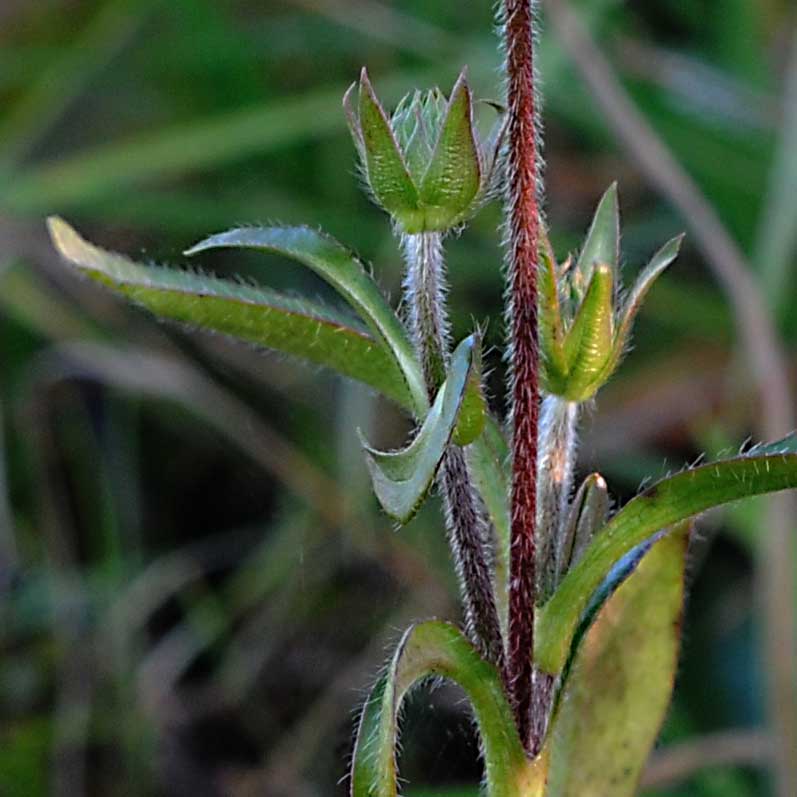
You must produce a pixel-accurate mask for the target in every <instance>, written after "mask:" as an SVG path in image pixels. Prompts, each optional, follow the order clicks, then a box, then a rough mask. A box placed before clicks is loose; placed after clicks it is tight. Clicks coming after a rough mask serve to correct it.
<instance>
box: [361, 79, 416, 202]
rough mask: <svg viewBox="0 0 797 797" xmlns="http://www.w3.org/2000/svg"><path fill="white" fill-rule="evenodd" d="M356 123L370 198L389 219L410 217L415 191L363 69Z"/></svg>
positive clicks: (387, 122) (414, 200)
mask: <svg viewBox="0 0 797 797" xmlns="http://www.w3.org/2000/svg"><path fill="white" fill-rule="evenodd" d="M358 121H359V125H360V140H361V141H362V146H363V151H364V152H365V169H366V172H367V177H368V185H369V186H370V188H371V190H372V191H373V193H374V198H375V199H376V201H377V202H378V203H379V204H380V205H381V206H382V207H383V208H384V209H385V210H386V211H387V212H388V213H390V214H391V215H396V216H399V217H403V216H405V215H406V214H409V215H410V216H412V215H414V214H415V213H416V212H417V210H418V191H417V189H416V187H415V184H414V183H413V182H412V178H411V177H410V173H409V170H408V169H407V164H406V163H405V162H404V158H403V156H402V154H401V151H400V150H399V146H398V143H397V142H396V138H395V136H394V135H393V131H392V129H391V127H390V122H389V121H388V119H387V116H386V115H385V112H384V110H383V109H382V106H381V104H380V103H379V100H378V99H377V96H376V94H375V93H374V89H373V86H372V85H371V81H370V80H369V79H368V73H367V72H366V71H365V69H363V71H362V74H361V76H360V102H359V120H358Z"/></svg>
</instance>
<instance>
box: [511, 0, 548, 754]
mask: <svg viewBox="0 0 797 797" xmlns="http://www.w3.org/2000/svg"><path fill="white" fill-rule="evenodd" d="M502 10H503V19H502V22H503V31H504V47H505V50H506V80H507V105H508V108H509V118H508V127H507V138H508V153H507V157H508V160H507V167H508V171H507V177H508V179H507V183H508V185H507V198H506V212H507V228H508V247H509V251H508V256H507V259H508V281H509V285H508V314H509V318H508V320H509V335H510V339H509V343H510V352H511V360H510V378H511V384H510V388H511V422H512V496H511V507H512V509H511V516H512V517H511V520H512V525H511V550H510V566H509V567H510V572H509V631H508V636H509V640H508V650H507V673H508V679H509V683H508V686H509V692H510V696H511V698H512V702H513V705H514V709H515V716H516V719H517V724H518V731H519V733H520V738H521V739H522V741H523V743H524V745H525V746H526V748H527V750H528V751H529V752H534V751H536V750H537V749H538V748H539V743H540V740H539V739H537V738H534V737H536V736H537V735H538V734H537V733H536V732H535V726H536V727H539V724H538V723H532V718H531V714H532V683H533V662H532V651H533V649H534V604H535V598H536V594H535V590H536V585H535V540H534V531H535V520H536V512H537V508H536V503H537V500H536V499H537V486H536V481H537V479H536V475H537V474H536V469H537V426H538V420H539V384H538V362H539V349H538V331H537V262H538V254H537V248H538V242H539V226H540V220H539V214H540V210H539V204H538V197H537V190H538V181H539V174H538V167H537V149H538V147H537V107H536V106H537V102H536V96H535V92H534V35H533V9H532V0H504V4H503V9H502Z"/></svg>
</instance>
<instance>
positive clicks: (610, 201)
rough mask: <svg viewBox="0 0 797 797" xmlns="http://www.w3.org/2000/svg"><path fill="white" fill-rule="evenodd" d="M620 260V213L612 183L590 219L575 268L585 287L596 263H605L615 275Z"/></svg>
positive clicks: (615, 188) (615, 187) (615, 184)
mask: <svg viewBox="0 0 797 797" xmlns="http://www.w3.org/2000/svg"><path fill="white" fill-rule="evenodd" d="M619 259H620V211H619V208H618V204H617V183H612V184H611V185H610V186H609V187H608V188H607V189H606V193H605V194H604V195H603V197H601V201H600V202H599V203H598V208H597V210H596V211H595V215H594V216H593V218H592V225H591V226H590V228H589V232H588V233H587V237H586V240H585V241H584V247H583V248H582V250H581V254H580V255H579V257H578V261H577V262H576V268H577V269H578V271H580V272H581V273H582V274H583V276H584V280H585V283H584V286H585V287H586V285H587V283H588V282H589V280H590V278H591V276H592V268H593V266H594V265H595V264H596V263H605V264H606V265H607V266H611V267H612V268H613V270H614V272H615V274H616V273H617V269H618V266H619V263H618V261H619Z"/></svg>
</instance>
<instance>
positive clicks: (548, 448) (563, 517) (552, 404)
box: [537, 396, 580, 603]
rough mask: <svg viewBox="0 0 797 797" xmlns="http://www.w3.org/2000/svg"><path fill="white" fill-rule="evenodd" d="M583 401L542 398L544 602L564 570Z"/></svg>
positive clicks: (540, 575)
mask: <svg viewBox="0 0 797 797" xmlns="http://www.w3.org/2000/svg"><path fill="white" fill-rule="evenodd" d="M579 408H580V407H579V404H578V403H577V402H575V401H568V400H567V399H563V398H560V397H559V396H546V397H545V399H544V400H543V402H542V413H541V416H540V429H539V435H540V439H539V452H538V456H539V465H538V472H537V479H538V482H537V595H538V599H539V601H540V602H541V603H544V602H545V601H546V600H547V599H548V598H549V597H550V596H551V594H552V593H553V591H554V589H556V586H557V582H558V580H559V578H560V577H561V575H562V574H563V570H564V557H565V552H564V551H563V550H562V548H563V545H564V543H565V533H564V532H565V529H564V526H565V523H566V521H567V509H568V505H569V503H570V494H571V492H572V487H573V464H574V460H575V455H576V445H577V435H576V431H577V430H576V427H577V424H578V415H579Z"/></svg>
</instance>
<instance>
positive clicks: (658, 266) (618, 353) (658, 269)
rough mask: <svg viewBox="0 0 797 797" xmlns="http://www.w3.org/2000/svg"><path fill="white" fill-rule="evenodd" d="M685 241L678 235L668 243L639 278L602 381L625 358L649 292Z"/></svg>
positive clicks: (623, 314) (629, 300)
mask: <svg viewBox="0 0 797 797" xmlns="http://www.w3.org/2000/svg"><path fill="white" fill-rule="evenodd" d="M683 239H684V236H683V235H678V236H676V237H675V238H672V239H670V240H669V241H667V243H666V244H664V246H662V247H661V249H659V251H658V252H656V254H655V255H653V257H652V258H651V260H650V262H649V263H648V264H647V266H645V268H644V269H643V270H642V272H641V273H640V274H639V276H638V277H637V279H636V282H635V283H634V287H633V288H632V289H631V291H630V293H629V294H628V298H627V299H626V300H625V303H624V305H623V309H622V311H621V312H620V316H619V320H618V322H617V329H616V331H615V333H614V344H613V346H612V354H611V357H610V358H609V360H608V361H607V363H606V365H605V366H604V368H603V372H602V374H601V377H600V380H601V381H605V380H606V379H608V378H609V377H610V376H611V374H612V371H614V369H615V368H616V367H617V363H618V362H619V361H620V358H621V357H622V356H623V351H624V350H625V347H626V345H627V344H628V339H629V337H630V335H631V326H632V325H633V323H634V319H635V318H636V315H637V313H638V312H639V308H640V307H641V306H642V302H643V301H644V299H645V296H647V294H648V291H649V290H650V289H651V288H652V287H653V283H654V282H655V281H656V280H657V279H658V278H659V276H661V274H662V273H663V272H664V270H665V269H666V268H667V267H668V266H669V265H670V264H671V263H672V262H673V261H674V260H675V258H677V257H678V252H679V251H680V250H681V243H682V242H683Z"/></svg>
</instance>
